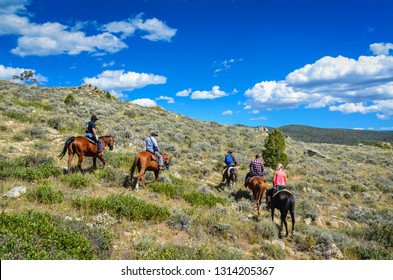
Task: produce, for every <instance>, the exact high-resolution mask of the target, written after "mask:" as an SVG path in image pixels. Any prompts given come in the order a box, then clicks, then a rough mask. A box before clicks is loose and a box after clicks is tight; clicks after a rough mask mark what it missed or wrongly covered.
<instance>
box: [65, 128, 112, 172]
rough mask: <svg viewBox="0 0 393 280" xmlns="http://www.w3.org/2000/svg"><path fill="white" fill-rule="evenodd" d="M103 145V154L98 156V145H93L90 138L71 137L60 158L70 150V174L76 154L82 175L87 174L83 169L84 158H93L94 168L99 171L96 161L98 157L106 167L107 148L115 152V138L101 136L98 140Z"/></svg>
mask: <svg viewBox="0 0 393 280" xmlns="http://www.w3.org/2000/svg"><path fill="white" fill-rule="evenodd" d="M98 139H99V141H101V143H102V153H101V154H100V155H98V154H97V150H98V148H97V145H96V144H95V143H92V142H91V141H90V140H89V139H88V138H86V137H84V136H76V137H74V136H73V137H70V138H68V139H67V141H66V142H65V144H64V148H63V151H62V152H61V154H60V155H59V158H60V159H62V158H63V157H64V155H65V154H66V152H67V149H68V173H70V172H71V162H72V159H73V157H74V155H75V154H77V156H78V167H79V170H80V172H81V173H82V174H84V173H85V172H84V171H83V169H82V162H83V157H84V156H85V157H93V168H94V169H97V165H96V160H97V157H98V158H99V159H100V160H101V161H102V163H103V165H104V167H105V158H104V151H105V149H106V146H108V147H109V150H113V146H114V144H115V136H113V135H109V136H101V137H99V138H98Z"/></svg>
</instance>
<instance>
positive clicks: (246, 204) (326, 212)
mask: <svg viewBox="0 0 393 280" xmlns="http://www.w3.org/2000/svg"><path fill="white" fill-rule="evenodd" d="M92 114H96V115H97V116H98V118H99V121H98V122H97V125H98V126H99V128H100V131H101V133H102V135H104V134H110V133H112V134H114V135H115V137H116V146H115V149H114V150H113V151H106V152H105V158H106V160H107V166H106V167H105V169H102V168H101V164H100V163H99V164H98V166H99V169H98V170H96V171H93V170H91V165H92V160H91V159H90V158H85V160H84V162H83V167H84V168H85V169H86V170H87V173H86V175H81V174H79V173H78V172H73V173H72V174H65V172H64V169H65V168H66V165H67V157H65V158H63V159H62V160H59V158H58V155H59V154H60V152H61V150H62V149H63V146H64V143H65V141H66V139H67V138H68V137H69V136H74V135H81V134H83V132H84V125H85V123H86V122H87V121H88V120H89V118H90V116H91V115H92ZM152 130H155V131H158V133H159V137H158V141H159V145H160V148H161V150H162V151H163V152H166V153H169V154H171V155H173V156H174V157H173V160H172V165H171V167H170V169H169V170H166V171H164V172H163V173H161V174H160V182H158V183H152V180H153V176H152V174H151V172H148V173H146V180H147V182H148V184H147V188H146V189H144V190H140V191H138V192H137V191H135V190H133V189H132V188H124V187H123V184H124V182H125V181H127V179H128V178H127V177H128V176H129V174H128V172H129V169H130V167H131V164H132V160H133V158H134V156H135V155H136V154H137V153H138V152H139V151H142V150H144V141H145V137H146V136H147V135H149V133H150V131H152ZM0 132H1V135H0V160H1V161H0V185H1V188H0V193H1V199H0V206H1V210H2V213H1V214H0V221H1V222H0V240H1V242H0V258H1V259H112V260H119V259H393V246H392V245H393V239H392V236H393V224H392V221H393V210H392V209H393V164H392V158H393V156H392V154H393V151H392V150H387V149H381V148H378V147H375V146H367V145H365V146H362V147H360V146H351V145H338V144H327V143H312V142H311V143H306V142H305V141H300V140H297V139H295V137H291V139H289V138H288V139H287V142H286V153H287V155H288V158H289V160H290V164H289V165H288V166H287V167H286V169H287V173H288V180H289V183H288V189H290V191H291V192H292V193H293V194H294V196H295V198H296V210H295V212H296V226H295V233H294V234H293V235H292V236H290V237H287V238H283V239H280V238H278V229H277V225H278V221H279V216H278V214H277V215H276V217H275V222H276V225H273V223H272V222H271V217H270V213H269V212H268V211H267V210H265V209H263V211H262V213H261V215H260V217H257V216H256V209H255V205H254V204H252V194H251V192H250V191H249V190H248V189H245V188H244V187H243V180H244V176H245V174H246V173H247V171H248V170H247V169H248V163H249V162H250V160H251V159H252V158H253V157H254V155H255V154H256V153H259V154H260V153H261V150H262V149H263V140H264V138H265V137H266V134H264V133H263V132H261V130H258V129H255V128H249V127H245V126H229V125H219V124H217V123H214V122H202V121H198V120H195V119H191V118H187V117H184V116H181V115H178V114H174V113H171V112H168V111H165V110H163V109H161V108H144V107H140V106H138V105H134V104H130V103H126V102H122V101H120V100H117V99H116V98H114V97H112V96H111V95H110V94H109V93H106V92H104V91H101V90H99V89H97V88H95V87H91V86H86V85H84V86H81V87H75V88H45V87H38V86H28V85H20V84H14V83H10V82H6V81H0ZM228 149H233V150H234V151H235V154H236V156H237V159H238V161H239V163H240V166H239V173H240V179H239V182H238V184H237V185H236V186H235V187H233V188H232V189H222V187H221V186H220V181H221V170H222V167H223V157H224V155H225V152H226V151H227V150H228ZM306 150H313V151H317V152H318V153H317V154H316V155H314V156H313V155H312V154H311V155H310V154H307V153H305V151H306ZM318 155H323V157H321V156H318ZM73 166H74V167H75V166H76V159H74V161H73ZM74 169H75V168H74ZM75 170H76V169H75ZM272 176H273V171H272V170H270V169H267V170H266V179H267V181H268V182H271V180H272ZM15 187H23V188H26V193H25V194H23V195H22V196H20V197H18V198H13V197H9V195H8V197H7V196H5V194H6V193H7V192H8V191H9V190H11V189H13V188H15ZM269 187H270V184H269ZM289 224H290V222H289Z"/></svg>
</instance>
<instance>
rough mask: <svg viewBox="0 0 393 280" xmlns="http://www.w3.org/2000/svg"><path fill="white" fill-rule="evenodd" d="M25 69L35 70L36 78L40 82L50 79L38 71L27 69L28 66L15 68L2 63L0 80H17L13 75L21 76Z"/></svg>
mask: <svg viewBox="0 0 393 280" xmlns="http://www.w3.org/2000/svg"><path fill="white" fill-rule="evenodd" d="M24 71H33V73H34V78H35V79H36V80H37V82H39V83H45V82H47V81H48V78H47V77H45V76H42V75H41V74H38V73H36V71H35V70H33V69H26V68H18V67H17V68H14V67H6V66H4V65H1V64H0V80H7V81H17V80H14V79H13V76H14V75H15V76H19V75H20V74H21V73H22V72H24Z"/></svg>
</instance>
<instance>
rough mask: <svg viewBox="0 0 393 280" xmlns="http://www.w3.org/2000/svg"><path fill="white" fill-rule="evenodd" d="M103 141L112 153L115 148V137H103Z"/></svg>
mask: <svg viewBox="0 0 393 280" xmlns="http://www.w3.org/2000/svg"><path fill="white" fill-rule="evenodd" d="M103 140H104V142H105V144H106V145H107V146H108V147H109V150H111V151H112V150H113V148H114V146H115V136H114V135H112V134H111V135H109V136H105V137H104V138H103Z"/></svg>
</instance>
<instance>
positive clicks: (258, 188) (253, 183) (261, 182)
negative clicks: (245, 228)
mask: <svg viewBox="0 0 393 280" xmlns="http://www.w3.org/2000/svg"><path fill="white" fill-rule="evenodd" d="M247 188H249V189H250V190H251V191H252V195H253V197H254V201H255V203H256V204H257V210H258V216H259V215H260V209H261V204H262V198H263V194H264V193H265V191H266V180H265V179H263V178H262V177H260V176H254V177H252V178H251V179H250V180H249V181H248V184H247Z"/></svg>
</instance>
